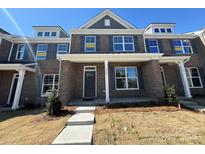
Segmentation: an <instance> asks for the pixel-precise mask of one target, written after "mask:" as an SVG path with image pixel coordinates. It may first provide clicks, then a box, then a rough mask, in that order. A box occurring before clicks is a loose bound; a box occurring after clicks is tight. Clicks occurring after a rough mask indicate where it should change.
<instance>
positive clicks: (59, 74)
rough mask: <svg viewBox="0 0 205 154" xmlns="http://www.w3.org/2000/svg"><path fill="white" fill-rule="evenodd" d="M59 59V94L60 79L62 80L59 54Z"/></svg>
mask: <svg viewBox="0 0 205 154" xmlns="http://www.w3.org/2000/svg"><path fill="white" fill-rule="evenodd" d="M57 59H58V60H59V72H58V73H59V81H58V82H59V83H58V86H59V87H58V95H59V89H60V80H61V75H60V74H61V58H60V57H59V56H58V57H57Z"/></svg>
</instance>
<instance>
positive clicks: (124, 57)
mask: <svg viewBox="0 0 205 154" xmlns="http://www.w3.org/2000/svg"><path fill="white" fill-rule="evenodd" d="M163 55H164V54H163V53H158V54H156V53H154V54H153V53H113V54H58V55H57V57H58V59H59V60H68V61H70V62H75V63H84V62H104V61H108V62H147V61H150V60H159V63H178V62H186V61H188V60H189V58H190V56H163Z"/></svg>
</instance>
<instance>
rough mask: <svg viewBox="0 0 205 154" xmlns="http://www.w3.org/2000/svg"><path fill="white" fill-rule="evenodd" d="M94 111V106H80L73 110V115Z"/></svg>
mask: <svg viewBox="0 0 205 154" xmlns="http://www.w3.org/2000/svg"><path fill="white" fill-rule="evenodd" d="M94 111H95V106H81V107H78V108H77V109H75V113H91V112H94Z"/></svg>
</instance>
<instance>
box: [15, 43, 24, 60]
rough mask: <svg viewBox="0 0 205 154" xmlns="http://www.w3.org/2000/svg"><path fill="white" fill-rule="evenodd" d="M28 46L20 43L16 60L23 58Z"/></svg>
mask: <svg viewBox="0 0 205 154" xmlns="http://www.w3.org/2000/svg"><path fill="white" fill-rule="evenodd" d="M25 50H26V47H25V44H19V45H18V48H17V52H16V60H23V58H24V53H25Z"/></svg>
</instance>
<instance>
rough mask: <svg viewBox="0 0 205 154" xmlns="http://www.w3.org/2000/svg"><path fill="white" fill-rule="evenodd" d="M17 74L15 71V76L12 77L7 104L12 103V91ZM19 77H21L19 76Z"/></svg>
mask: <svg viewBox="0 0 205 154" xmlns="http://www.w3.org/2000/svg"><path fill="white" fill-rule="evenodd" d="M17 75H18V73H14V74H13V78H12V82H11V87H10V90H9V96H8V99H7V104H10V99H11V93H12V90H13V86H14V80H15V78H16V76H17ZM18 78H19V77H18Z"/></svg>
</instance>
